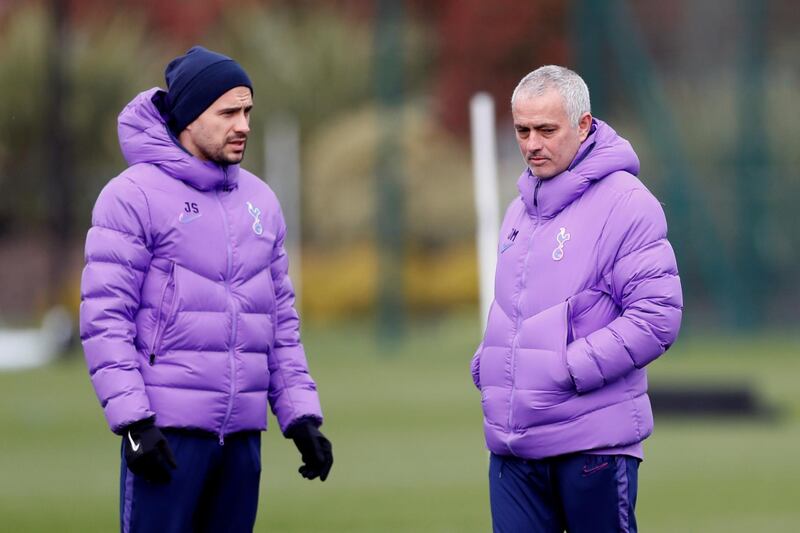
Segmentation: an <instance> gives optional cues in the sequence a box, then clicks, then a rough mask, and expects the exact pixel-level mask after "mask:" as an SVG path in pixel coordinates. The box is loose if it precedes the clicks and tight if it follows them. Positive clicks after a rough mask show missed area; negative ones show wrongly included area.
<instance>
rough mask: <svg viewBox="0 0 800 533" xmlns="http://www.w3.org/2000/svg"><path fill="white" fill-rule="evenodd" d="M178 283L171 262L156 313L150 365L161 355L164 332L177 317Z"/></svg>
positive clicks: (172, 262) (173, 265)
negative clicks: (175, 316)
mask: <svg viewBox="0 0 800 533" xmlns="http://www.w3.org/2000/svg"><path fill="white" fill-rule="evenodd" d="M177 293H178V290H177V281H176V277H175V262H174V261H170V263H169V270H168V271H167V279H166V282H165V283H164V288H163V289H162V290H161V300H160V303H159V305H158V310H157V311H156V327H155V331H154V333H153V341H152V342H151V343H150V365H154V364H155V362H156V356H158V355H161V354H160V351H161V348H162V346H161V344H162V342H163V338H164V332H165V331H166V329H167V326H169V325H170V324H171V323H172V320H173V317H174V315H175V310H176V309H175V308H176V303H177V301H178V298H177Z"/></svg>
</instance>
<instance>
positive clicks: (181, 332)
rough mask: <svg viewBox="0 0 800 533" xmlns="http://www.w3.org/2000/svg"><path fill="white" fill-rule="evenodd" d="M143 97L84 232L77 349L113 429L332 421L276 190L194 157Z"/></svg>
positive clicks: (221, 430) (123, 130)
mask: <svg viewBox="0 0 800 533" xmlns="http://www.w3.org/2000/svg"><path fill="white" fill-rule="evenodd" d="M157 91H158V89H151V90H149V91H146V92H143V93H141V94H139V95H138V96H137V97H136V98H135V99H134V100H133V101H132V102H131V103H130V104H128V106H127V107H126V108H125V109H124V110H123V111H122V113H121V114H120V116H119V139H120V145H121V147H122V152H123V154H124V156H125V159H126V160H127V161H128V163H129V164H130V165H131V166H130V167H129V168H128V169H127V170H125V171H124V172H123V173H122V174H120V175H119V176H117V177H116V178H114V179H112V180H111V181H110V182H109V183H108V184H107V185H106V187H105V188H104V189H103V191H102V192H101V193H100V196H99V198H98V199H97V203H96V204H95V207H94V211H93V213H92V227H91V229H90V230H89V233H88V235H87V237H86V267H85V268H84V270H83V277H82V280H81V324H80V325H81V340H82V341H83V348H84V352H85V354H86V361H87V364H88V366H89V373H90V374H91V378H92V384H93V385H94V388H95V391H96V393H97V397H98V398H99V400H100V403H101V404H102V406H103V409H104V410H105V415H106V418H107V419H108V423H109V425H110V426H111V429H112V431H114V432H119V431H120V430H121V429H122V428H123V427H124V426H126V425H127V424H130V423H131V422H134V421H137V420H141V419H143V418H147V417H150V416H153V415H155V416H156V424H157V425H158V426H161V427H173V428H194V429H201V430H206V431H210V432H213V433H216V434H218V435H219V437H220V439H222V438H223V437H224V436H225V435H227V434H230V433H233V432H236V431H242V430H262V429H266V422H267V412H266V409H267V401H269V404H270V405H271V406H272V409H273V411H274V412H275V414H276V416H277V418H278V422H279V424H280V426H281V430H285V429H286V428H287V427H288V426H289V425H290V424H291V423H292V422H293V421H295V420H297V419H298V418H300V417H312V418H317V419H319V420H320V421H321V420H322V412H321V410H320V405H319V399H318V397H317V391H316V386H315V384H314V381H313V380H312V379H311V377H310V376H309V374H308V367H307V363H306V357H305V353H304V350H303V346H302V344H301V343H300V334H299V320H298V316H297V312H296V311H295V309H294V292H293V289H292V285H291V282H290V280H289V277H288V275H287V268H288V264H287V257H286V252H285V250H284V236H285V232H286V227H285V223H284V219H283V215H282V213H281V210H280V206H279V205H278V200H277V198H276V197H275V194H274V193H273V192H272V191H271V190H270V188H269V187H268V186H267V185H266V184H264V183H263V182H262V181H261V180H260V179H258V178H257V177H256V176H254V175H253V174H250V173H249V172H247V171H245V170H243V169H240V168H239V166H238V165H230V166H227V167H222V166H219V165H216V164H213V163H205V162H202V161H201V160H199V159H197V158H195V157H192V156H191V155H189V154H188V153H187V152H185V151H184V150H183V149H182V148H181V147H180V146H178V145H177V144H176V143H175V141H173V139H172V137H171V136H170V135H169V133H168V132H167V129H166V126H165V124H164V121H163V119H162V117H161V115H160V114H159V112H158V110H157V109H156V106H155V105H154V104H153V101H152V100H153V97H154V95H155V94H156V92H157Z"/></svg>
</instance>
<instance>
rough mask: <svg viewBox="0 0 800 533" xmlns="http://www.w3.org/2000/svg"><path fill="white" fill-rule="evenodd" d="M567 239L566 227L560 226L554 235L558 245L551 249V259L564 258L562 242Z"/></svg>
mask: <svg viewBox="0 0 800 533" xmlns="http://www.w3.org/2000/svg"><path fill="white" fill-rule="evenodd" d="M568 240H569V233H567V228H561V229H560V230H559V232H558V234H557V235H556V241H557V242H558V246H556V249H555V250H553V261H561V260H562V259H564V244H565V243H566V242H567V241H568Z"/></svg>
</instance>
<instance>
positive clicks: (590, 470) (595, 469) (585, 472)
mask: <svg viewBox="0 0 800 533" xmlns="http://www.w3.org/2000/svg"><path fill="white" fill-rule="evenodd" d="M607 466H608V463H607V462H605V463H600V464H599V465H597V466H593V467H592V468H587V467H585V466H584V467H583V475H584V476H591V475H592V474H594V473H595V472H599V471H601V470H603V469H604V468H605V467H607Z"/></svg>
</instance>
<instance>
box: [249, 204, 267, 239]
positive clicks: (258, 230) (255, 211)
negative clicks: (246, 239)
mask: <svg viewBox="0 0 800 533" xmlns="http://www.w3.org/2000/svg"><path fill="white" fill-rule="evenodd" d="M247 210H248V211H249V212H250V215H252V217H253V233H255V234H256V235H261V234H262V233H264V227H263V226H262V225H261V209H259V208H257V207H254V206H253V204H251V203H250V202H247Z"/></svg>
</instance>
